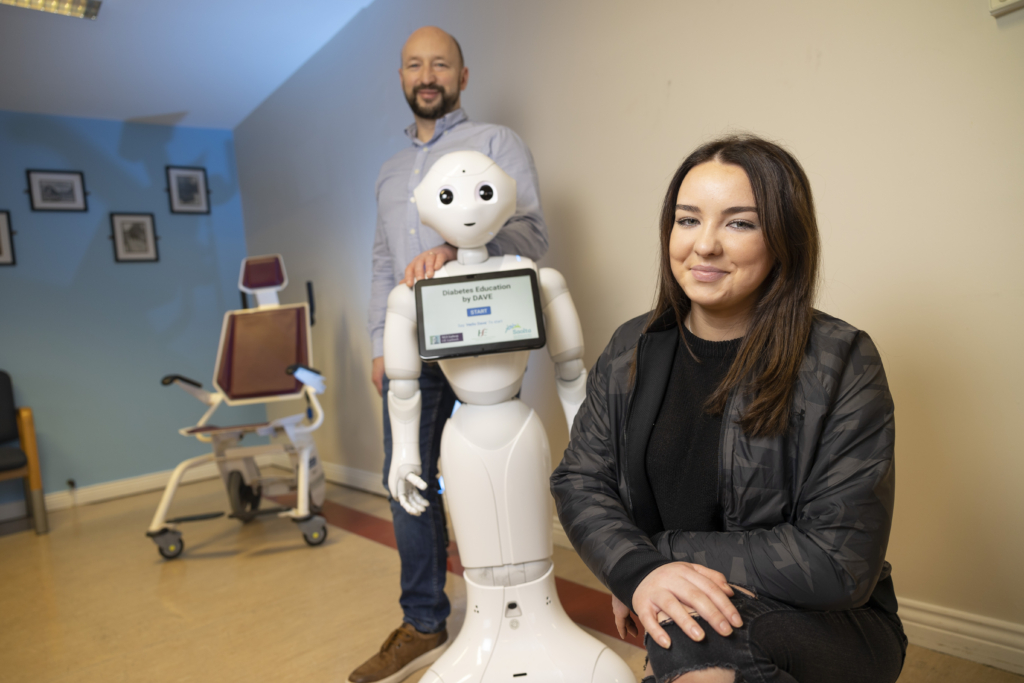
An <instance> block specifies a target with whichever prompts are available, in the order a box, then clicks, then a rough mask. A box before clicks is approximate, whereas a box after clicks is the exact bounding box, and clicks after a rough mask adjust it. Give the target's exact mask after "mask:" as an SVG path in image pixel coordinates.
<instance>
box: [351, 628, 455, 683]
mask: <svg viewBox="0 0 1024 683" xmlns="http://www.w3.org/2000/svg"><path fill="white" fill-rule="evenodd" d="M446 649H448V631H447V629H441V630H440V631H438V632H437V633H420V632H419V631H417V630H416V629H415V628H413V627H412V625H411V624H402V625H401V626H399V627H398V628H397V629H395V630H394V631H392V632H391V635H390V636H388V639H387V640H385V641H384V644H383V645H381V646H380V652H378V653H377V654H375V655H374V656H372V657H370V658H369V659H368V660H366V661H365V662H363V663H362V665H360V666H359V668H358V669H356V670H355V671H353V672H352V673H351V674H349V677H348V680H349V681H351V682H352V683H398V681H401V680H402V679H404V678H406V677H407V676H408V675H409V674H411V673H412V672H414V671H416V670H417V669H422V668H423V667H425V666H427V665H428V664H432V663H433V662H434V660H436V659H437V658H438V657H440V656H441V653H442V652H444V651H445V650H446Z"/></svg>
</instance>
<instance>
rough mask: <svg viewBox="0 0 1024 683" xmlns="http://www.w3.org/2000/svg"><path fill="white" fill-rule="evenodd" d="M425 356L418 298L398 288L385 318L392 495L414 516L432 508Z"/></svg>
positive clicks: (385, 359) (402, 286)
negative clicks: (423, 444)
mask: <svg viewBox="0 0 1024 683" xmlns="http://www.w3.org/2000/svg"><path fill="white" fill-rule="evenodd" d="M420 363H421V361H420V356H419V343H418V341H417V339H416V299H415V296H414V295H413V292H412V290H411V289H409V288H408V287H406V286H405V285H401V284H400V285H398V286H397V287H395V288H394V289H393V290H391V294H390V295H389V296H388V308H387V313H386V314H385V316H384V372H385V374H386V375H387V376H388V379H389V380H390V382H389V387H388V396H387V401H388V414H389V416H390V418H391V469H390V470H388V491H390V493H391V496H392V497H393V498H394V499H395V500H397V501H398V502H399V504H401V506H402V507H403V508H405V510H406V512H408V513H409V514H410V515H416V516H418V515H420V514H422V513H423V511H424V510H426V509H427V505H428V503H427V500H426V499H425V498H424V497H423V496H422V495H420V493H419V492H420V491H424V490H426V488H427V483H426V482H425V481H423V479H422V477H420V475H421V474H422V473H423V466H422V464H421V460H420V408H421V405H422V399H421V396H420V383H419V377H420Z"/></svg>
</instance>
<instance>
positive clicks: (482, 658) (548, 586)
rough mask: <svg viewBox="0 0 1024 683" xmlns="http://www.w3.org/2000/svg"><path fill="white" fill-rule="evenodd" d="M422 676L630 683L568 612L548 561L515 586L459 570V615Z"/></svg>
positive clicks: (442, 681) (625, 670)
mask: <svg viewBox="0 0 1024 683" xmlns="http://www.w3.org/2000/svg"><path fill="white" fill-rule="evenodd" d="M421 681H422V683H499V682H500V683H636V676H635V675H634V674H633V672H632V671H630V669H629V667H628V666H627V665H626V663H625V662H624V661H622V659H620V658H619V656H618V655H616V654H615V653H614V652H612V651H611V650H609V649H608V648H607V647H606V646H605V645H604V644H603V643H601V642H600V641H598V640H597V639H596V638H594V637H592V636H590V635H589V634H587V633H585V632H584V631H583V630H582V629H581V628H580V627H579V626H577V625H576V624H575V623H573V622H572V620H571V619H569V616H568V615H567V614H566V613H565V610H564V609H562V604H561V603H560V602H559V600H558V594H557V593H556V592H555V575H554V567H551V568H549V569H548V571H547V573H546V574H545V575H544V576H542V577H541V578H539V579H537V580H536V581H531V582H529V583H523V584H520V585H518V586H482V585H479V584H476V583H473V582H472V581H471V580H470V579H469V578H468V577H467V578H466V620H465V622H464V623H463V625H462V630H461V631H460V632H459V635H458V637H457V638H456V639H455V642H453V643H452V644H451V646H450V647H449V648H448V650H447V651H446V652H445V653H444V654H443V655H441V657H440V658H439V659H438V660H437V661H436V662H435V663H434V665H433V666H431V667H430V670H429V671H427V673H426V674H424V675H423V678H422V679H421Z"/></svg>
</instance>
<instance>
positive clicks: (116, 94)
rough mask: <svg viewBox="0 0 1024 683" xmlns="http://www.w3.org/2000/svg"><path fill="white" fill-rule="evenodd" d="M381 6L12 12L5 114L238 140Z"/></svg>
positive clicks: (223, 5) (168, 0) (150, 5)
mask: <svg viewBox="0 0 1024 683" xmlns="http://www.w3.org/2000/svg"><path fill="white" fill-rule="evenodd" d="M371 2H372V0H277V1H273V0H103V5H102V7H101V8H100V13H99V17H98V18H97V19H96V20H95V21H87V20H84V19H74V18H71V17H64V16H60V15H55V14H47V13H45V12H39V11H35V10H28V9H22V8H18V7H11V6H9V5H0V109H6V110H11V111H21V112H32V113H40V114H58V115H64V116H85V117H91V118H101V119H115V120H119V121H127V120H133V121H145V122H149V123H164V124H175V125H184V126H198V127H203V128H234V127H235V126H236V125H238V124H239V123H241V122H242V120H243V119H244V118H245V117H246V116H248V115H249V113H250V112H252V110H253V109H255V108H256V107H257V106H258V105H259V104H260V102H262V101H263V100H264V99H265V98H266V97H267V96H268V95H270V94H271V93H272V92H273V91H274V90H275V89H276V88H277V87H278V86H279V85H281V84H282V83H283V82H284V81H285V80H287V78H288V77H289V76H291V75H292V74H293V73H294V72H295V70H296V69H298V68H299V67H300V66H301V65H302V64H303V63H305V61H306V60H307V59H309V58H310V57H311V56H312V55H313V54H314V53H315V52H316V51H317V50H319V49H320V48H321V47H322V46H323V45H324V44H325V43H326V42H327V41H328V40H330V39H331V37H333V36H334V35H335V34H336V33H337V32H338V31H339V30H341V28H342V27H343V26H344V25H345V24H346V23H348V21H349V20H350V19H351V18H352V17H353V16H355V15H356V13H358V12H359V10H360V9H362V8H363V7H365V6H367V5H369V4H370V3H371Z"/></svg>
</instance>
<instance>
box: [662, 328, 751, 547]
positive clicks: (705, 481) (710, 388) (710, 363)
mask: <svg viewBox="0 0 1024 683" xmlns="http://www.w3.org/2000/svg"><path fill="white" fill-rule="evenodd" d="M684 334H686V341H687V343H689V345H690V349H692V350H693V353H694V354H696V356H697V358H699V359H700V360H699V361H698V360H695V359H694V358H693V356H692V355H691V354H690V352H689V351H688V350H687V349H686V347H685V346H684V345H683V340H682V337H680V339H679V348H678V349H676V354H675V360H674V361H673V363H672V368H671V371H670V372H671V375H670V377H669V381H668V388H667V389H666V391H665V398H664V400H663V401H662V403H661V409H660V410H659V411H658V417H657V420H656V421H655V423H654V429H653V431H652V432H651V439H650V441H649V442H648V444H647V456H646V466H647V478H648V481H649V482H650V485H651V492H652V493H653V494H654V501H655V503H656V504H657V507H658V512H659V513H660V514H661V522H662V528H663V529H664V530H677V529H678V530H682V531H721V530H722V514H721V510H720V508H719V504H718V442H719V438H720V435H721V431H722V416H721V415H709V414H708V413H707V411H705V409H704V404H705V403H706V402H707V400H708V397H709V396H711V394H712V393H713V392H714V390H715V389H716V388H717V387H718V385H719V384H720V383H721V381H722V379H723V378H724V377H725V375H726V373H727V372H728V371H729V366H730V365H731V364H732V362H733V360H734V359H735V358H736V353H737V352H738V351H739V348H740V343H741V342H742V339H731V340H729V341H724V342H712V341H707V340H705V339H700V338H699V337H695V336H694V335H693V334H692V333H691V332H690V331H689V330H685V329H684Z"/></svg>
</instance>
